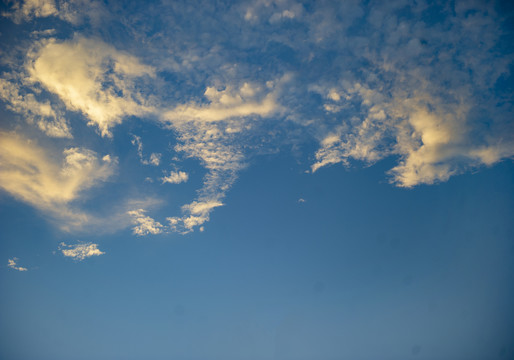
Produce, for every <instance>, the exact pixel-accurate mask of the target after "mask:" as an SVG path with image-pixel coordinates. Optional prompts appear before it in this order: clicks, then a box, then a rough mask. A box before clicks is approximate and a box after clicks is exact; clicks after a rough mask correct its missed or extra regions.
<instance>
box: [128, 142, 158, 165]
mask: <svg viewBox="0 0 514 360" xmlns="http://www.w3.org/2000/svg"><path fill="white" fill-rule="evenodd" d="M131 142H132V145H134V146H137V155H138V156H139V160H140V161H141V164H143V165H154V166H159V164H160V163H161V156H162V154H159V153H152V154H151V155H150V158H149V159H148V160H145V159H144V157H143V142H142V141H141V137H139V136H137V135H134V136H132V141H131Z"/></svg>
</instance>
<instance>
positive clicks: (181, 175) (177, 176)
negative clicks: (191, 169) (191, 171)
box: [161, 171, 189, 184]
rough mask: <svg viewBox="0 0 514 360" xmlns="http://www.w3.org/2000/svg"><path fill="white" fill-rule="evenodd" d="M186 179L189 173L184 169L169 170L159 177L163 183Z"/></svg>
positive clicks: (177, 182)
mask: <svg viewBox="0 0 514 360" xmlns="http://www.w3.org/2000/svg"><path fill="white" fill-rule="evenodd" d="M188 179H189V175H188V174H187V173H186V172H184V171H170V174H169V175H168V176H165V177H163V178H161V180H162V183H163V184H165V183H170V184H180V183H183V182H186V181H187V180H188Z"/></svg>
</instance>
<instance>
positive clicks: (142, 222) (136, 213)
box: [127, 209, 164, 236]
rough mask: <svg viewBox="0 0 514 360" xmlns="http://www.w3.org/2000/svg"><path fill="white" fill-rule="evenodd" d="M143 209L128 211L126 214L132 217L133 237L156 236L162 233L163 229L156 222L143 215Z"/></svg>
mask: <svg viewBox="0 0 514 360" xmlns="http://www.w3.org/2000/svg"><path fill="white" fill-rule="evenodd" d="M145 213H146V211H145V210H144V209H137V210H130V211H128V212H127V214H128V215H130V216H131V217H132V223H133V225H134V227H133V228H132V232H133V233H134V234H135V235H139V236H144V235H148V234H152V235H157V234H160V233H162V232H163V230H164V227H163V226H162V224H161V223H159V222H158V221H155V220H154V219H152V218H151V217H150V216H147V215H145Z"/></svg>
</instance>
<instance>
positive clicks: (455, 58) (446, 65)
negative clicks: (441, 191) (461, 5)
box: [311, 2, 514, 187]
mask: <svg viewBox="0 0 514 360" xmlns="http://www.w3.org/2000/svg"><path fill="white" fill-rule="evenodd" d="M476 5H477V4H475V5H473V6H471V7H470V8H473V10H474V12H473V15H470V14H471V13H470V12H469V11H468V10H469V9H468V10H466V11H457V12H456V13H455V14H453V15H452V14H448V13H445V15H444V16H442V17H441V18H440V20H438V21H437V22H435V23H433V22H428V21H420V19H419V15H420V14H423V13H424V11H425V10H424V9H421V8H418V7H417V6H414V5H413V6H411V7H410V9H411V11H412V12H413V17H412V18H408V19H403V20H402V21H401V22H400V21H399V20H398V19H397V18H396V16H395V15H397V12H398V11H400V8H401V6H400V5H399V4H396V3H394V2H393V3H387V4H385V3H384V4H380V5H379V6H376V7H374V8H373V9H372V11H371V12H370V13H369V15H368V17H367V18H365V21H367V22H366V24H368V26H367V27H364V29H366V30H368V32H365V33H364V34H363V36H366V38H367V39H368V43H369V44H371V46H370V47H368V48H367V49H366V48H364V47H362V50H363V52H362V53H360V54H359V53H355V49H358V47H360V46H362V44H361V43H360V41H361V40H359V39H358V38H351V37H349V38H348V39H347V44H350V45H351V46H354V52H353V54H352V55H353V58H348V60H347V61H346V62H347V64H351V63H352V62H353V63H354V64H355V65H354V66H357V64H359V63H366V64H369V65H368V66H366V67H362V68H360V70H359V71H360V74H362V76H359V73H354V74H348V73H341V76H340V77H339V78H338V79H337V82H333V81H327V83H325V84H323V85H321V86H319V87H318V88H316V87H313V88H312V89H313V91H316V92H318V93H319V94H320V95H322V96H323V97H324V98H325V104H324V109H325V110H326V111H327V113H328V114H330V116H331V117H333V116H338V117H340V119H341V121H340V122H339V124H337V125H335V126H327V127H326V129H325V131H324V133H323V135H322V136H321V140H320V148H319V149H318V151H317V152H316V154H315V157H316V161H315V162H314V163H313V164H312V167H311V169H312V171H313V172H315V171H317V170H318V169H320V168H321V167H323V166H327V165H330V164H336V163H342V164H344V165H346V166H349V165H350V162H349V160H350V159H354V160H359V161H363V162H365V163H366V164H367V165H371V164H373V163H375V162H376V161H379V160H381V159H383V158H385V157H388V156H396V157H397V158H398V164H397V165H396V166H394V167H393V168H392V169H391V170H390V171H389V175H390V176H391V182H393V183H394V184H396V185H398V186H401V187H412V186H416V185H419V184H433V183H436V182H441V181H447V180H448V179H449V178H450V177H451V176H453V175H456V174H460V173H463V172H465V171H469V170H470V169H473V168H477V167H480V166H484V165H485V166H489V165H492V164H494V163H495V162H498V161H500V160H502V159H506V158H512V157H513V156H514V136H513V135H512V134H514V128H513V126H512V125H509V123H510V124H511V122H510V121H509V120H507V118H509V116H510V117H511V115H508V114H512V106H511V105H509V106H505V102H507V103H510V104H512V100H513V99H512V94H507V93H505V90H502V89H501V88H500V87H497V86H496V82H497V81H498V80H500V79H501V78H502V77H503V76H505V74H508V73H509V64H511V63H512V55H511V54H500V53H498V51H499V50H498V47H499V46H500V45H499V44H500V42H501V37H500V34H501V31H500V30H499V25H498V24H500V23H501V17H499V16H498V14H496V13H495V12H494V9H493V8H491V7H490V6H486V5H484V6H482V5H480V6H476ZM434 7H437V6H435V5H434ZM384 19H390V20H389V21H384ZM341 46H343V47H345V46H348V45H345V44H341ZM456 49H458V50H456ZM359 59H360V60H359ZM343 74H344V76H343ZM507 99H508V100H507ZM485 123H487V124H488V125H487V126H484V124H485Z"/></svg>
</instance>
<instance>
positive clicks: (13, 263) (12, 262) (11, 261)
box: [7, 257, 27, 271]
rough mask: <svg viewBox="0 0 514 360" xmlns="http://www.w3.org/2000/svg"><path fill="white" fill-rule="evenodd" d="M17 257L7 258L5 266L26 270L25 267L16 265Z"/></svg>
mask: <svg viewBox="0 0 514 360" xmlns="http://www.w3.org/2000/svg"><path fill="white" fill-rule="evenodd" d="M18 260H19V259H18V258H17V257H14V258H12V259H8V260H7V266H9V267H10V268H11V269H14V270H18V271H27V268H24V267H22V266H18Z"/></svg>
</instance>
